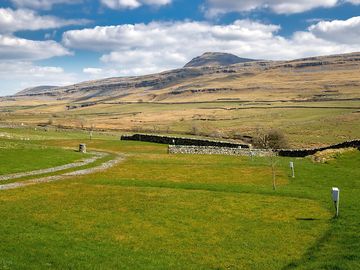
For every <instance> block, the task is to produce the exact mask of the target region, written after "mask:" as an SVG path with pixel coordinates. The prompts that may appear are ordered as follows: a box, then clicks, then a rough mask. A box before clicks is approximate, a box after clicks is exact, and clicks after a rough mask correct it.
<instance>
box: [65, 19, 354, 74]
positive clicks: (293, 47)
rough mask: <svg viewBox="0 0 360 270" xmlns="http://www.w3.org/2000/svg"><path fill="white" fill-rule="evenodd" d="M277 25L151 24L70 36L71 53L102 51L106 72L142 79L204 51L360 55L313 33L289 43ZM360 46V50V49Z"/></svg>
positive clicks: (297, 35) (269, 56) (267, 56)
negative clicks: (111, 70) (140, 77)
mask: <svg viewBox="0 0 360 270" xmlns="http://www.w3.org/2000/svg"><path fill="white" fill-rule="evenodd" d="M279 29H280V27H279V26H277V25H272V24H264V23H260V22H256V21H250V20H238V21H235V22H234V23H232V24H228V25H213V24H210V23H206V22H189V21H185V22H172V23H168V22H152V23H149V24H134V25H119V26H104V27H99V26H98V27H95V28H89V29H83V30H73V31H67V32H65V33H64V35H63V43H64V44H65V45H66V46H68V47H71V48H76V49H87V50H94V51H98V52H103V55H102V57H101V58H100V60H101V62H102V63H103V64H104V66H105V67H106V68H113V69H116V70H119V72H120V74H121V75H140V74H147V73H153V72H158V71H163V70H167V69H171V68H177V67H181V66H182V65H184V64H185V63H186V62H187V61H189V60H190V59H191V58H193V57H195V56H198V55H201V54H202V53H204V52H206V51H220V52H228V53H234V54H237V55H239V56H242V57H249V58H257V59H273V60H276V59H294V58H300V57H307V56H314V55H323V54H332V53H345V52H350V51H356V50H360V43H359V42H357V43H354V44H348V43H346V42H345V43H337V42H333V41H332V40H327V39H324V38H322V37H321V35H318V33H317V32H316V31H314V29H312V28H311V29H312V30H309V31H304V32H297V33H295V34H294V35H293V36H292V37H290V38H285V37H282V36H280V35H278V34H277V32H278V30H279ZM358 44H359V45H358Z"/></svg>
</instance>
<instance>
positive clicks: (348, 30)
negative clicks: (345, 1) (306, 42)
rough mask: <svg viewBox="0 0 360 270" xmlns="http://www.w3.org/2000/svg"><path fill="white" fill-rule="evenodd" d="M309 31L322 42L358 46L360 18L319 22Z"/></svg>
mask: <svg viewBox="0 0 360 270" xmlns="http://www.w3.org/2000/svg"><path fill="white" fill-rule="evenodd" d="M309 31H310V32H311V33H313V34H314V35H315V36H317V37H319V38H322V39H324V40H328V41H333V42H337V43H345V44H350V45H351V44H360V16H359V17H353V18H350V19H348V20H345V21H342V20H334V21H321V22H319V23H317V24H315V25H312V26H310V28H309Z"/></svg>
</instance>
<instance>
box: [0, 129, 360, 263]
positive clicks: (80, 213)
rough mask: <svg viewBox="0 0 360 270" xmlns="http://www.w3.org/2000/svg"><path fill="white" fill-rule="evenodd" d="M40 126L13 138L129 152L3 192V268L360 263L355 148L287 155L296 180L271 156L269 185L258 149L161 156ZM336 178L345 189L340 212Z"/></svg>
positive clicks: (150, 149) (284, 161)
mask: <svg viewBox="0 0 360 270" xmlns="http://www.w3.org/2000/svg"><path fill="white" fill-rule="evenodd" d="M6 132H8V133H9V134H18V135H20V134H21V130H14V132H12V130H7V131H6ZM43 133H44V132H43V131H36V132H35V131H34V133H33V134H30V135H29V136H30V141H27V142H22V141H18V143H24V144H26V145H28V146H27V147H33V148H38V149H41V148H42V147H46V149H57V148H59V147H76V146H77V145H78V144H79V143H80V142H85V143H86V144H87V146H88V148H89V149H92V150H102V151H108V152H111V153H123V154H125V155H126V157H127V158H126V160H125V161H124V162H123V163H120V164H118V165H116V166H115V167H112V168H110V169H108V170H106V171H105V172H102V173H94V174H90V175H86V176H81V177H74V178H72V179H67V180H64V181H59V182H54V183H47V184H39V185H35V186H29V187H25V188H20V189H14V190H4V191H0V220H1V222H0V269H359V268H360V255H359V254H360V226H359V225H360V223H359V221H360V211H359V208H360V201H359V192H360V170H359V164H360V152H359V151H351V152H347V153H345V154H343V155H341V156H338V157H336V158H335V159H334V160H332V161H329V162H328V163H325V164H319V163H313V162H312V161H311V160H310V159H307V158H304V159H293V161H294V162H295V166H296V178H295V179H293V178H291V177H290V171H289V168H288V165H289V161H290V159H288V158H279V163H278V165H277V184H278V187H277V190H276V191H273V190H272V179H271V169H270V167H269V162H268V160H267V159H266V158H255V159H254V160H251V159H249V158H246V157H229V156H200V155H199V156H198V155H196V156H195V155H168V154H167V152H166V151H167V149H166V146H164V145H156V144H150V143H141V142H124V141H119V140H117V139H115V137H114V136H106V135H101V134H100V135H98V134H94V138H95V139H93V140H91V141H90V140H88V136H87V134H86V133H76V132H74V133H73V134H72V135H71V136H69V135H66V134H64V133H60V132H58V133H56V132H53V133H51V134H49V135H48V137H46V136H47V135H46V134H45V133H44V134H45V135H44V134H43ZM39 134H41V136H39ZM2 142H3V144H5V143H7V144H10V143H15V142H16V140H15V139H11V140H10V139H8V140H6V139H3V140H2ZM7 151H10V152H11V149H10V148H8V149H7ZM58 151H64V150H58ZM59 153H60V152H59ZM61 153H62V154H61ZM61 153H60V154H58V155H61V156H62V155H64V157H63V158H64V159H65V158H66V157H65V155H66V151H65V152H61ZM3 164H5V165H6V166H4V167H6V168H7V170H12V168H13V167H14V166H16V165H15V164H14V163H13V162H6V163H4V162H2V166H3ZM37 164H39V166H40V165H41V166H45V161H44V162H42V161H39V162H37ZM332 186H338V187H339V188H340V190H341V201H340V217H339V218H338V219H333V212H334V210H333V204H332V202H331V197H330V190H331V187H332Z"/></svg>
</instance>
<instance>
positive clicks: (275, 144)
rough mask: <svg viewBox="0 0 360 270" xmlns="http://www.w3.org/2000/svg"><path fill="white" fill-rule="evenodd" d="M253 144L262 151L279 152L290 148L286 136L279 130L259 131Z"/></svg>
mask: <svg viewBox="0 0 360 270" xmlns="http://www.w3.org/2000/svg"><path fill="white" fill-rule="evenodd" d="M253 143H254V146H255V147H256V148H261V149H272V150H277V149H282V148H287V147H288V143H287V140H286V138H285V135H284V134H283V133H282V132H281V131H280V130H277V129H272V130H270V131H268V132H262V131H257V134H256V136H255V138H254V141H253Z"/></svg>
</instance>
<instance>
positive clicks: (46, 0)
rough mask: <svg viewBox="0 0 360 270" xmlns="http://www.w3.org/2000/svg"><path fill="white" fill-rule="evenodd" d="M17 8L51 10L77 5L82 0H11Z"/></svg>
mask: <svg viewBox="0 0 360 270" xmlns="http://www.w3.org/2000/svg"><path fill="white" fill-rule="evenodd" d="M10 1H11V2H12V3H13V4H14V5H15V6H17V7H21V8H23V7H26V8H32V9H44V10H49V9H51V8H52V7H53V5H57V4H76V3H80V2H82V0H10Z"/></svg>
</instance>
